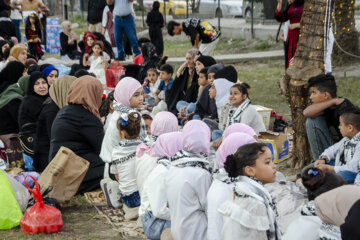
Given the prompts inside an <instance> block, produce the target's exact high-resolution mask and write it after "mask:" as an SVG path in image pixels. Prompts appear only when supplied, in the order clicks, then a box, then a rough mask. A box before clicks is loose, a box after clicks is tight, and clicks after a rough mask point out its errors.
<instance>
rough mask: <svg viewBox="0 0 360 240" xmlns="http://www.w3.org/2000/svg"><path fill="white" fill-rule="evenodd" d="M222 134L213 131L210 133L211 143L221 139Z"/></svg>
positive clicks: (221, 131) (221, 132)
mask: <svg viewBox="0 0 360 240" xmlns="http://www.w3.org/2000/svg"><path fill="white" fill-rule="evenodd" d="M223 133H224V131H223V130H214V131H212V133H211V141H215V140H217V139H219V138H221V136H222V135H223Z"/></svg>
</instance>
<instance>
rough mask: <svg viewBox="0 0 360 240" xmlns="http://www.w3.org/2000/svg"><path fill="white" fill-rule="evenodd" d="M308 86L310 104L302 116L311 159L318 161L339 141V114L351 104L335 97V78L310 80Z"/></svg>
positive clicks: (344, 99) (325, 77)
mask: <svg viewBox="0 0 360 240" xmlns="http://www.w3.org/2000/svg"><path fill="white" fill-rule="evenodd" d="M308 86H309V88H310V89H309V91H310V101H311V102H312V104H311V105H309V106H308V107H307V108H305V110H304V111H303V114H304V116H305V117H306V133H307V137H308V140H309V143H310V147H311V151H312V154H313V158H314V159H318V158H319V156H320V154H321V153H322V152H324V150H325V149H326V148H328V147H330V146H331V145H333V144H334V143H336V142H338V141H340V139H341V132H340V131H339V129H338V126H339V116H340V113H341V112H342V110H343V109H348V108H349V107H351V106H353V104H352V103H351V102H350V101H349V100H347V99H346V98H339V97H337V95H336V83H335V78H334V77H333V76H331V75H324V74H322V75H318V76H316V77H313V78H310V80H309V83H308Z"/></svg>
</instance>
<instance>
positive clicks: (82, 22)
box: [70, 12, 88, 36]
mask: <svg viewBox="0 0 360 240" xmlns="http://www.w3.org/2000/svg"><path fill="white" fill-rule="evenodd" d="M70 22H71V23H72V24H74V23H77V24H79V27H77V28H74V32H75V33H76V34H78V35H79V36H80V34H83V33H84V32H85V31H86V30H88V25H87V21H86V19H83V15H82V13H80V12H77V13H74V15H73V16H72V17H71V18H70Z"/></svg>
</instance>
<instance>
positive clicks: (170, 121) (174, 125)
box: [135, 111, 179, 197]
mask: <svg viewBox="0 0 360 240" xmlns="http://www.w3.org/2000/svg"><path fill="white" fill-rule="evenodd" d="M176 131H179V127H178V120H177V118H176V117H175V115H174V114H172V113H170V112H166V111H164V112H159V113H158V114H156V115H155V117H154V119H153V121H152V123H151V135H147V136H146V138H145V140H144V141H143V142H142V143H141V144H140V145H139V146H138V147H137V149H136V160H135V162H136V166H135V175H136V184H137V187H138V190H139V193H140V197H141V194H142V189H143V187H144V182H145V180H146V179H147V177H148V176H149V174H150V172H151V171H152V170H153V168H154V167H155V166H156V159H157V158H156V157H155V152H154V148H153V147H154V145H155V141H156V139H157V138H158V137H159V136H160V135H161V134H164V133H168V132H176Z"/></svg>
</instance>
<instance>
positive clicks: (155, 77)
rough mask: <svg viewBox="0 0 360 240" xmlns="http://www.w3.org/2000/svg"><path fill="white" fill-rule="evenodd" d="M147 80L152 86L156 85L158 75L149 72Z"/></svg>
mask: <svg viewBox="0 0 360 240" xmlns="http://www.w3.org/2000/svg"><path fill="white" fill-rule="evenodd" d="M147 78H148V80H149V81H150V82H151V83H152V84H155V83H156V80H157V79H158V75H157V74H156V73H155V72H154V71H149V72H148V73H147Z"/></svg>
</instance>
